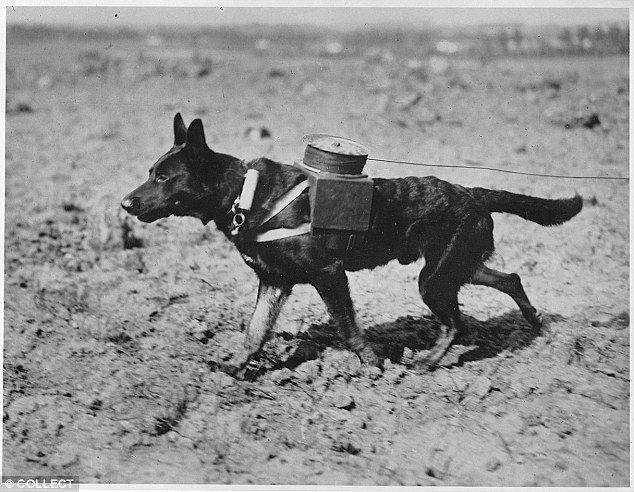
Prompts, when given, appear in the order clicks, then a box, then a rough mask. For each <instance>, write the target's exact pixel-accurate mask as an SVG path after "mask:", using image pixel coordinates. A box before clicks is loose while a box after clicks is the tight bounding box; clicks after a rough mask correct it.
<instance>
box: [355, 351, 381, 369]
mask: <svg viewBox="0 0 634 492" xmlns="http://www.w3.org/2000/svg"><path fill="white" fill-rule="evenodd" d="M357 355H358V356H359V359H360V360H361V363H362V364H365V365H367V366H373V367H378V368H382V367H383V361H382V360H381V359H380V358H379V357H378V356H377V355H376V354H375V353H374V350H372V349H371V348H370V347H368V346H365V347H363V348H362V349H361V350H359V351H358V352H357Z"/></svg>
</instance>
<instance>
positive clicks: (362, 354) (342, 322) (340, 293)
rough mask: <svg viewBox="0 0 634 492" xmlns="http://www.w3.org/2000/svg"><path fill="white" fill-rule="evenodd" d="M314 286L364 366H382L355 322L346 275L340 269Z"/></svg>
mask: <svg viewBox="0 0 634 492" xmlns="http://www.w3.org/2000/svg"><path fill="white" fill-rule="evenodd" d="M313 285H314V287H315V288H316V289H317V292H318V293H319V295H320V296H321V298H322V299H323V300H324V303H325V304H326V308H327V309H328V313H329V314H330V316H331V318H332V319H333V321H334V322H335V323H336V324H337V327H338V328H339V329H340V330H342V331H343V334H344V336H345V338H346V342H347V344H348V346H349V347H350V349H352V350H353V351H354V352H355V353H356V354H357V355H358V356H359V358H360V359H361V362H363V363H364V364H368V365H375V366H378V365H380V361H379V358H378V357H377V356H376V354H375V353H374V351H373V350H372V348H370V346H369V345H368V342H367V340H366V338H365V335H364V334H363V331H361V329H360V328H359V326H358V325H357V322H356V320H355V315H354V307H353V306H352V299H351V298H350V288H349V287H348V278H347V277H346V273H345V272H344V271H343V270H342V269H341V270H339V269H338V270H337V271H336V272H335V273H331V274H328V275H322V276H321V278H320V279H319V281H317V282H314V284H313Z"/></svg>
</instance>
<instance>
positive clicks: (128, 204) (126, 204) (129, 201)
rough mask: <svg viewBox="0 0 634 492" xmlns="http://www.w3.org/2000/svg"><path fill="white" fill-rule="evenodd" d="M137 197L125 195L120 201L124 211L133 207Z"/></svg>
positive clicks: (128, 210)
mask: <svg viewBox="0 0 634 492" xmlns="http://www.w3.org/2000/svg"><path fill="white" fill-rule="evenodd" d="M138 201H139V199H138V198H137V197H135V196H133V197H125V198H124V199H123V200H122V201H121V206H122V207H123V209H124V210H125V211H126V212H130V211H131V210H133V209H134V207H135V205H136V204H137V203H138Z"/></svg>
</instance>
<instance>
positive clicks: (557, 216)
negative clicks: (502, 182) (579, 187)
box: [471, 188, 583, 226]
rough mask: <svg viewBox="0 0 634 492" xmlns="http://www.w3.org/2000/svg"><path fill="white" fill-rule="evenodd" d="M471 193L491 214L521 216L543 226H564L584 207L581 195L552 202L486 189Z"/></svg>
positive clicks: (475, 190)
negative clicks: (504, 213) (500, 213)
mask: <svg viewBox="0 0 634 492" xmlns="http://www.w3.org/2000/svg"><path fill="white" fill-rule="evenodd" d="M471 193H472V194H473V196H474V198H475V199H476V200H477V201H478V202H479V203H480V204H481V205H482V206H484V208H486V209H487V210H488V211H489V212H507V213H509V214H514V215H519V216H520V217H522V218H524V219H526V220H530V221H532V222H537V223H538V224H540V225H543V226H553V225H559V224H563V223H564V222H566V221H567V220H570V219H572V218H573V217H574V216H575V215H577V214H578V213H579V212H580V211H581V208H582V207H583V199H582V198H581V196H580V195H579V194H576V195H575V196H574V197H572V198H560V199H557V200H551V199H547V198H537V197H534V196H529V195H520V194H518V193H511V192H509V191H497V190H487V189H486V188H471Z"/></svg>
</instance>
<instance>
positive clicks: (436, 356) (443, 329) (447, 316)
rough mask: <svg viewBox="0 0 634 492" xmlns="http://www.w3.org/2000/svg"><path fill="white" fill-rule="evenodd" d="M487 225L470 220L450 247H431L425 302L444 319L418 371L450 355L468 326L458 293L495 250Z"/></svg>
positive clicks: (422, 281) (422, 286)
mask: <svg viewBox="0 0 634 492" xmlns="http://www.w3.org/2000/svg"><path fill="white" fill-rule="evenodd" d="M486 232H487V222H485V221H482V220H477V218H471V217H466V218H465V219H464V221H463V222H462V223H461V224H460V225H459V226H458V227H457V228H456V231H455V232H454V234H453V236H452V237H451V239H450V240H449V241H448V243H447V245H446V246H445V247H444V248H442V247H441V245H434V246H431V245H430V246H428V248H427V250H426V251H425V261H426V263H425V267H424V268H423V270H422V271H421V273H420V276H419V279H418V289H419V291H420V295H421V297H422V298H423V301H424V302H425V304H427V306H428V307H429V309H430V310H431V311H432V312H433V313H434V314H435V315H436V316H437V317H438V318H439V319H440V323H441V326H440V334H439V336H438V338H437V340H436V343H435V344H434V346H433V347H432V348H431V350H430V351H429V355H428V356H427V358H426V359H425V360H424V361H421V362H420V363H419V364H417V368H418V369H422V370H429V369H431V368H433V367H434V366H435V365H437V364H438V362H440V359H442V357H443V356H444V355H445V354H446V353H447V350H448V349H449V347H450V346H451V344H452V342H453V340H454V338H455V336H456V335H457V334H458V333H459V332H461V331H463V329H464V326H463V323H462V319H461V316H460V309H459V307H458V291H459V290H460V287H461V286H462V284H464V283H465V282H467V281H468V279H469V278H470V277H471V276H472V274H473V271H474V270H475V269H476V268H477V266H478V263H479V262H480V261H481V259H482V257H483V255H485V254H486V253H487V252H488V251H489V250H490V248H491V244H490V241H488V239H487V234H486Z"/></svg>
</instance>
